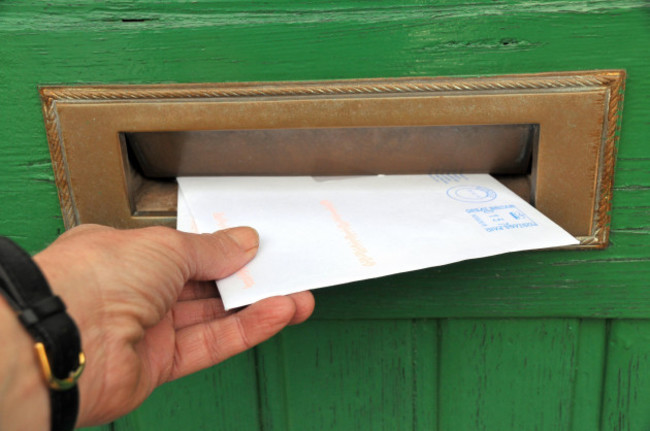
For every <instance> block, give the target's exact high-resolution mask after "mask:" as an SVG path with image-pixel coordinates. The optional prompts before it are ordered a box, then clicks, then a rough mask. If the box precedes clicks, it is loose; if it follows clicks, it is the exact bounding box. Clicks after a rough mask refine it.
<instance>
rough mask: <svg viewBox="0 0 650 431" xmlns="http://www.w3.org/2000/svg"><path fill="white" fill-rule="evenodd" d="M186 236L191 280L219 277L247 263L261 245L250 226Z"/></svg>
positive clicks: (255, 232) (231, 272) (215, 278)
mask: <svg viewBox="0 0 650 431" xmlns="http://www.w3.org/2000/svg"><path fill="white" fill-rule="evenodd" d="M183 235H185V236H186V238H185V240H186V245H187V249H188V253H186V254H185V256H186V258H187V259H189V262H187V263H188V267H189V270H190V271H189V272H190V273H189V274H188V275H189V279H190V280H218V279H220V278H224V277H226V276H228V275H230V274H233V273H234V272H236V271H237V270H239V269H240V268H241V267H243V266H244V265H246V264H247V263H248V262H249V261H250V260H251V259H252V258H253V257H255V255H256V254H257V249H258V247H259V235H258V233H257V231H256V230H255V229H253V228H250V227H235V228H231V229H225V230H221V231H217V232H215V233H211V234H201V235H196V234H189V233H187V234H183Z"/></svg>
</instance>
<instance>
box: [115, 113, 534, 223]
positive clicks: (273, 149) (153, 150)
mask: <svg viewBox="0 0 650 431" xmlns="http://www.w3.org/2000/svg"><path fill="white" fill-rule="evenodd" d="M538 136H539V125H537V124H504V125H459V126H399V127H382V126H379V127H331V128H293V129H258V130H209V131H174V132H130V133H121V140H122V145H123V147H124V151H123V154H125V160H124V162H125V164H126V165H127V166H125V171H126V172H128V177H129V178H128V181H127V183H128V188H129V196H130V203H131V209H132V213H133V214H134V215H138V216H147V215H174V214H175V211H176V193H177V192H176V183H175V181H174V178H175V177H177V176H241V175H248V176H281V175H283V176H284V175H318V176H327V175H375V174H395V175H397V174H440V173H489V174H492V175H494V176H495V177H497V179H499V180H500V181H502V182H503V183H504V184H505V185H506V186H507V187H509V188H510V189H512V190H513V191H515V192H516V193H517V194H519V195H520V196H521V197H522V198H524V199H526V200H528V201H529V202H531V203H533V204H534V190H533V189H532V187H531V184H534V183H535V182H534V181H532V178H531V177H532V176H533V175H534V172H535V169H534V165H535V163H534V160H535V157H534V156H535V153H536V146H537V142H538Z"/></svg>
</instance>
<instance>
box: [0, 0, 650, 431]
mask: <svg viewBox="0 0 650 431" xmlns="http://www.w3.org/2000/svg"><path fill="white" fill-rule="evenodd" d="M649 5H650V4H649V3H648V2H647V1H644V0H617V1H611V0H594V1H581V0H575V1H570V0H548V1H536V2H529V1H524V0H504V1H491V0H476V1H472V2H469V1H466V2H459V1H451V0H439V1H435V2H434V1H419V2H406V1H396V0H391V1H381V2H373V3H368V2H362V1H345V2H337V3H331V2H322V1H316V2H290V1H288V0H284V1H270V2H264V3H258V2H250V1H244V2H227V1H212V0H210V1H200V2H153V1H142V2H135V1H131V0H122V1H115V2H105V3H102V2H99V3H98V2H95V1H91V0H79V1H75V2H71V1H61V2H56V3H45V2H22V1H17V0H11V1H4V2H1V3H0V58H1V59H2V66H0V96H1V97H0V118H1V119H2V127H0V149H1V151H2V152H1V153H0V158H1V160H2V168H1V169H0V181H1V182H0V184H1V186H0V199H1V200H2V205H0V234H4V235H8V236H10V237H12V238H14V239H16V240H17V241H18V242H19V243H21V244H22V245H24V246H25V247H27V248H28V249H30V250H32V251H36V250H38V249H40V248H42V247H44V246H45V245H46V244H48V243H49V242H50V241H52V240H53V239H54V238H55V237H56V236H57V235H58V234H59V233H60V232H61V230H62V227H63V225H62V222H61V218H60V210H59V205H58V199H57V195H56V189H55V186H54V183H53V175H52V169H51V163H50V157H49V154H48V149H47V142H46V139H45V130H44V127H43V119H42V114H41V108H40V102H39V97H38V92H37V87H38V86H39V85H44V84H50V85H53V84H93V83H98V84H110V83H124V84H131V83H135V84H138V83H143V84H151V83H165V82H177V83H184V82H226V81H273V80H310V79H314V80H316V79H345V78H351V79H354V78H371V77H400V76H479V75H496V74H511V73H535V72H544V71H567V70H586V69H610V68H624V69H626V70H627V73H628V79H627V84H626V94H625V105H624V111H623V120H622V128H621V132H620V133H621V140H620V146H619V153H618V154H619V157H618V163H617V168H616V173H615V182H614V184H615V189H614V193H613V208H612V233H611V237H610V240H611V246H610V248H609V249H607V250H605V251H589V252H575V251H571V252H568V251H550V252H528V253H520V254H516V255H509V256H498V257H494V258H490V259H485V260H481V261H475V262H466V263H459V264H456V265H450V266H447V267H443V268H436V269H430V270H424V271H418V272H414V273H409V274H403V275H399V276H394V277H388V278H384V279H380V280H374V281H367V282H363V283H356V284H354V285H346V286H341V287H337V288H333V289H327V290H323V291H321V292H318V295H317V303H318V305H317V315H316V320H315V321H313V322H311V323H309V324H307V325H305V326H303V327H297V328H291V330H289V331H287V332H285V333H284V334H282V335H281V336H280V337H277V338H274V339H273V340H271V341H270V342H268V343H266V344H264V345H263V346H262V347H261V348H259V349H258V350H257V351H256V352H255V353H254V355H253V359H251V357H242V358H236V359H235V361H232V362H229V363H227V364H226V366H225V368H217V369H215V370H210V371H209V372H207V373H205V374H201V375H199V376H198V377H196V378H195V379H187V380H181V381H179V382H176V383H173V384H170V385H168V386H165V387H163V388H162V389H161V390H160V391H159V392H157V393H156V395H155V396H154V398H152V399H151V400H150V401H148V402H147V403H146V404H145V405H144V406H143V407H142V408H141V409H140V410H138V411H137V412H136V413H134V414H133V415H131V416H129V417H127V418H125V419H123V420H121V421H118V422H116V423H115V424H113V425H112V426H111V427H112V429H116V430H123V429H158V428H160V429H174V428H175V429H192V427H193V429H249V428H253V427H255V426H257V427H258V428H257V429H259V428H260V427H261V428H262V429H266V430H268V429H300V430H302V429H337V430H348V429H364V428H363V426H364V425H365V426H366V428H365V429H373V427H374V429H390V427H394V428H393V429H417V430H425V429H426V430H429V429H434V430H435V429H438V430H441V431H442V430H449V429H481V428H484V429H499V430H518V429H540V430H541V429H559V430H563V431H564V430H582V429H584V430H589V429H598V424H600V429H601V430H638V429H647V428H648V427H650V424H649V418H648V413H647V412H648V408H647V406H648V404H649V401H650V393H649V392H648V388H650V384H649V383H650V381H649V378H650V373H649V372H648V371H647V370H648V369H650V357H649V355H648V346H650V343H649V342H648V339H647V336H648V334H649V333H650V327H649V326H648V318H650V289H648V288H647V280H648V279H649V278H650V277H649V275H650V252H648V250H649V248H648V245H647V243H648V240H649V239H650V236H649V235H650V204H649V203H648V202H650V157H649V156H648V136H649V133H650V122H649V121H648V118H650V103H648V100H649V97H650V80H648V79H647V77H648V76H650V57H649V56H648V55H647V53H648V46H650V7H649ZM558 109H561V107H559V108H558ZM505 318H508V319H505ZM582 318H586V319H582ZM605 318H607V319H610V320H603V319H605ZM625 318H634V319H638V320H620V319H625ZM414 319H415V320H414ZM371 354H374V355H381V357H380V358H379V359H377V358H375V357H374V356H372V355H371ZM252 364H257V366H258V367H259V368H258V369H257V374H255V371H254V370H251V367H253V368H254V367H255V365H252ZM251 376H253V377H251ZM254 376H257V377H254ZM251 379H253V381H251ZM310 384H311V386H310ZM236 386H240V387H238V389H231V388H235V387H236ZM223 388H228V390H227V391H226V392H222V390H223ZM232 392H234V393H236V394H237V396H236V397H233V396H232V395H231V393H232ZM254 402H255V403H257V404H256V405H257V406H258V407H254V406H253V407H251V405H252V403H254ZM238 403H244V407H246V408H247V410H246V413H249V412H250V413H251V415H252V416H244V417H242V418H241V419H240V416H242V415H241V414H239V410H238V409H240V408H242V404H238ZM252 412H255V413H252ZM216 415H218V416H219V417H218V418H216ZM181 423H182V424H191V425H192V427H190V428H187V427H181V426H179V424H181ZM240 423H241V424H243V425H241V427H240ZM260 424H261V425H260ZM359 426H361V428H358V427H359ZM553 426H555V428H553ZM165 427H167V428H165ZM459 427H461V428H459ZM462 427H465V428H462Z"/></svg>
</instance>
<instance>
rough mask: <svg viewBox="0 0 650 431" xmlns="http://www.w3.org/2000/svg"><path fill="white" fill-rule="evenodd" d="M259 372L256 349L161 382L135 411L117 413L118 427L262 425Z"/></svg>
mask: <svg viewBox="0 0 650 431" xmlns="http://www.w3.org/2000/svg"><path fill="white" fill-rule="evenodd" d="M256 381H257V376H256V370H255V355H254V352H252V351H251V352H247V353H244V354H242V355H239V356H237V357H235V358H233V359H231V360H229V361H227V362H224V363H222V364H219V365H217V366H216V367H213V368H211V369H208V370H204V371H201V372H199V373H196V374H193V375H191V376H188V377H187V378H184V379H180V380H176V381H174V382H171V383H167V384H165V385H163V386H162V387H160V388H158V390H156V391H155V392H154V394H153V396H152V397H150V398H149V399H148V400H147V401H145V403H144V404H143V405H142V406H141V407H140V408H139V409H138V410H136V411H135V412H134V413H132V414H130V415H128V416H126V417H124V418H121V419H118V420H117V421H116V422H115V423H114V424H113V425H114V429H118V430H128V431H146V430H151V429H152V424H155V429H156V430H158V431H165V430H170V431H171V430H203V429H205V430H207V429H213V428H212V427H211V426H210V424H218V427H219V428H218V429H224V430H241V431H246V430H250V431H257V430H259V429H260V417H259V413H258V393H257V385H256ZM198 412H200V414H197V413H198Z"/></svg>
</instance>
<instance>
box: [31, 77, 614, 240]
mask: <svg viewBox="0 0 650 431" xmlns="http://www.w3.org/2000/svg"><path fill="white" fill-rule="evenodd" d="M623 83H624V72H622V71H593V72H566V73H557V74H555V73H547V74H536V75H516V76H502V77H486V78H415V79H412V78H407V79H391V80H388V79H386V80H356V81H328V82H287V83H244V84H196V85H149V86H93V87H90V86H83V87H43V88H41V96H42V100H43V111H44V116H45V123H46V129H47V134H48V141H49V143H50V150H51V154H52V161H53V165H54V171H55V178H56V182H57V187H58V189H59V197H60V201H61V208H62V212H63V218H64V220H65V224H66V226H67V227H71V226H74V225H76V224H79V223H89V222H93V223H103V224H107V225H112V226H118V227H140V226H147V225H152V224H166V225H174V222H175V217H174V214H173V211H174V209H175V198H176V188H175V184H174V183H173V182H164V181H157V180H153V179H148V178H144V177H143V176H142V175H141V174H140V173H139V172H138V171H137V169H134V168H133V166H132V163H131V160H130V157H129V156H128V155H127V150H126V148H127V145H126V142H125V139H124V136H125V135H124V134H128V133H136V132H193V131H212V130H221V131H223V130H262V129H263V130H277V129H336V128H377V127H397V128H400V127H426V126H465V125H469V126H472V125H504V124H512V125H517V124H519V125H521V124H537V125H539V137H538V141H537V142H538V144H537V146H535V148H534V150H533V161H532V172H531V176H530V183H531V188H530V191H531V192H532V193H533V200H534V203H535V205H536V207H537V208H539V209H540V210H541V211H542V212H544V213H545V214H546V215H548V216H549V217H550V218H551V219H553V220H554V221H556V222H557V223H559V224H560V225H562V226H563V227H564V228H565V229H567V230H568V231H569V232H571V233H572V234H574V235H576V236H578V237H580V239H581V241H582V244H583V246H586V247H604V246H606V244H607V241H608V234H609V209H610V207H611V190H612V178H613V170H614V160H615V145H616V130H617V126H618V121H619V112H620V109H619V106H620V103H621V100H622V89H623ZM396 145H397V146H398V148H395V149H394V150H393V151H397V152H399V151H400V148H399V144H398V143H396ZM451 149H453V147H452V148H450V150H451ZM178 157H180V158H182V157H184V154H182V153H181V154H179V155H178ZM386 157H387V158H388V157H389V156H386ZM386 165H387V166H389V165H390V163H389V162H387V163H386ZM291 173H292V172H286V174H287V175H289V174H291ZM214 174H218V172H215V173H214ZM515 183H517V184H519V185H520V184H522V181H515Z"/></svg>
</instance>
